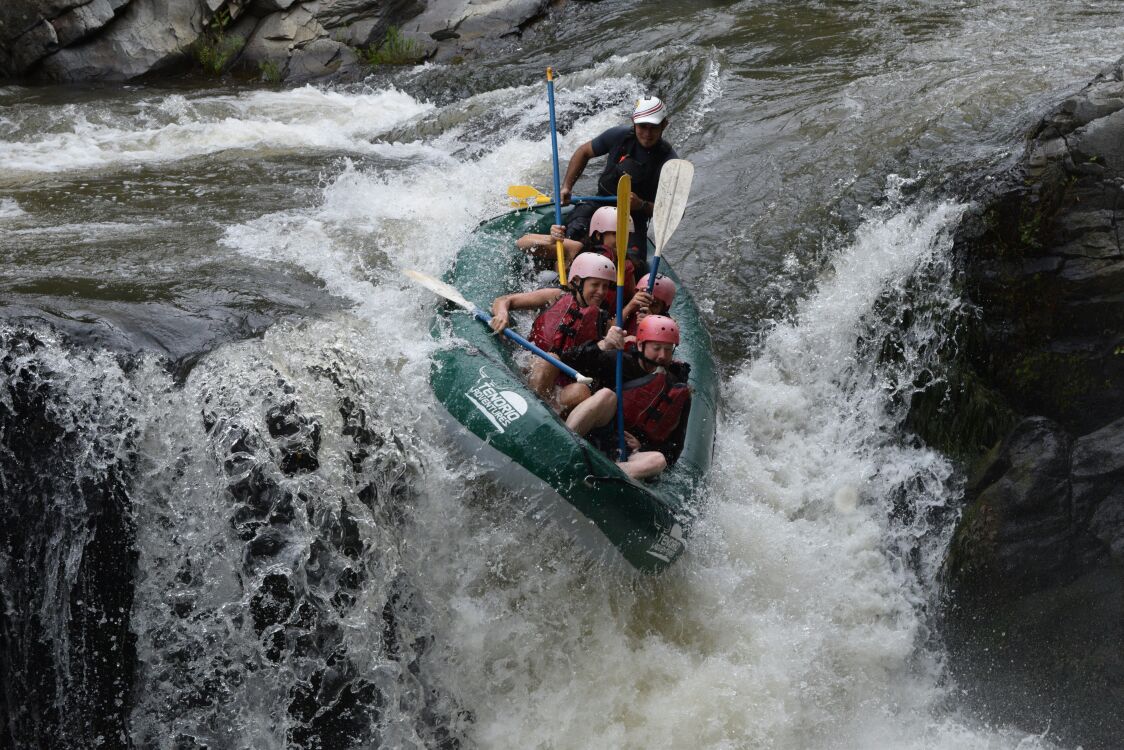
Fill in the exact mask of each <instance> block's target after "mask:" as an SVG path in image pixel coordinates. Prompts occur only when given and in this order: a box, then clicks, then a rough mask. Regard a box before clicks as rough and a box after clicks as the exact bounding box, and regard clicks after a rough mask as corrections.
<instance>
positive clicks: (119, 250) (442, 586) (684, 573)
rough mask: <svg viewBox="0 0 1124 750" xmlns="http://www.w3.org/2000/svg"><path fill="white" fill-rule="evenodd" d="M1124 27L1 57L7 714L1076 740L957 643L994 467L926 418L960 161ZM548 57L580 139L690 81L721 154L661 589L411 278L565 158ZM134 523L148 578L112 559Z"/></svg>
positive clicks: (679, 96) (605, 35) (761, 10)
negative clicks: (139, 71)
mask: <svg viewBox="0 0 1124 750" xmlns="http://www.w3.org/2000/svg"><path fill="white" fill-rule="evenodd" d="M1122 32H1124V6H1122V5H1121V4H1119V3H1118V2H1116V0H1111V1H1110V0H1100V1H1096V0H1094V1H1089V0H1081V1H1077V0H1055V1H1054V2H1039V1H1035V2H1029V1H1027V0H994V1H992V2H982V1H973V0H959V1H955V2H954V1H952V0H911V1H909V2H877V1H875V0H851V1H844V0H835V1H828V0H823V1H821V2H809V1H805V2H787V1H786V2H763V1H759V0H754V1H746V2H698V3H690V4H685V3H673V2H665V1H664V0H658V1H655V0H647V1H646V2H643V3H639V2H626V1H624V0H604V1H603V2H599V3H568V4H563V5H561V6H558V7H556V8H554V9H553V10H552V11H551V14H550V16H549V17H548V18H547V19H545V20H544V21H543V22H541V23H539V24H537V25H535V26H533V27H532V28H531V29H530V30H529V31H528V32H527V33H526V34H525V35H524V36H523V38H521V39H519V40H516V41H512V42H510V43H508V44H507V45H506V46H500V47H499V48H497V49H496V50H495V51H493V52H492V53H490V54H489V55H488V56H486V57H483V58H479V59H473V60H469V61H466V62H464V63H463V64H459V65H448V66H446V65H423V66H420V67H416V68H409V69H400V70H394V71H390V72H379V73H377V74H374V75H372V76H371V77H369V78H368V79H366V80H365V81H364V82H362V83H360V84H348V85H336V86H305V87H300V88H286V89H274V88H259V87H252V86H246V85H243V84H235V83H226V82H223V83H221V84H216V83H212V82H202V83H200V82H193V83H186V82H185V83H179V84H176V85H171V84H169V85H155V84H152V85H128V86H114V87H104V88H89V87H87V88H24V87H18V86H9V87H7V88H0V163H2V164H3V170H2V171H0V253H2V257H3V260H4V273H3V274H2V276H0V305H2V308H0V309H2V310H3V313H4V322H2V323H0V340H2V341H3V344H4V346H3V349H2V350H0V365H2V366H3V371H4V374H5V377H6V378H8V379H9V382H10V383H11V384H12V386H13V387H12V388H9V389H5V391H4V393H2V394H0V417H2V419H0V432H2V434H3V436H4V443H3V444H4V446H5V447H4V451H3V453H0V462H2V463H3V466H2V467H0V479H2V480H3V481H2V482H0V487H3V488H4V490H5V493H4V494H5V498H4V500H3V502H4V503H5V504H6V507H5V508H4V518H5V519H6V521H7V522H8V523H16V524H18V526H19V530H18V531H11V530H9V532H7V533H8V536H7V537H6V541H7V542H8V552H7V553H5V554H4V555H2V556H0V573H2V574H3V575H2V577H0V580H2V581H3V584H2V585H3V593H4V597H5V605H6V611H5V614H4V618H3V624H4V642H3V644H2V645H3V650H4V654H5V657H6V659H7V662H8V664H10V665H14V666H12V667H10V668H7V671H3V670H0V672H2V673H3V676H4V680H5V682H6V684H5V686H4V692H5V696H6V698H5V700H6V706H7V707H8V711H9V716H8V717H7V718H6V720H5V723H4V724H0V728H4V729H5V730H6V731H7V732H8V734H9V736H10V737H12V738H14V740H13V742H14V744H20V743H21V742H23V743H28V742H30V739H29V738H32V737H36V736H39V737H48V736H54V737H56V739H57V738H62V739H61V740H59V741H60V742H62V741H63V740H65V743H64V744H69V745H71V746H78V745H93V744H97V743H98V742H101V743H103V744H105V745H106V746H118V745H123V744H127V743H132V744H134V745H135V746H138V747H168V748H171V747H176V748H180V747H185V748H186V747H204V746H206V747H282V746H285V745H286V744H292V745H300V746H305V747H346V746H350V745H355V746H371V745H375V744H382V745H384V746H387V747H412V746H416V747H422V746H431V747H432V746H440V747H457V746H459V747H480V748H529V747H543V748H560V749H561V748H589V747H621V748H642V747H645V748H646V747H676V748H685V747H698V748H723V749H725V748H765V747H769V748H792V749H797V748H800V749H804V748H873V747H893V748H942V749H945V748H948V749H951V748H1047V747H1057V746H1060V747H1072V746H1074V744H1075V743H1076V741H1077V740H1075V739H1074V737H1075V736H1076V737H1079V736H1080V732H1077V733H1076V734H1073V733H1070V734H1065V733H1060V734H1059V733H1058V732H1054V731H1052V729H1051V726H1052V723H1053V722H1054V720H1055V719H1056V717H1050V716H1043V717H1042V722H1041V724H1040V725H1036V726H1015V725H1010V724H1006V723H1004V722H1003V721H1002V712H1001V711H1000V712H999V714H998V715H999V717H1000V718H998V719H996V718H995V716H996V715H997V714H996V712H995V711H994V710H991V711H989V710H988V707H987V706H979V705H971V704H968V703H966V702H964V700H963V699H962V697H961V696H962V691H961V689H960V687H961V686H958V685H957V684H955V682H954V681H953V680H952V679H951V678H950V676H949V674H948V670H947V667H946V659H945V645H944V644H943V642H942V640H941V637H940V633H939V632H938V631H937V630H935V628H934V619H933V610H934V606H935V604H936V602H937V600H938V598H939V597H940V594H941V592H940V583H939V565H940V562H941V560H942V557H943V553H944V548H945V545H946V544H947V541H948V537H949V535H950V532H951V525H952V523H953V521H954V519H955V509H956V508H957V503H958V499H959V497H960V494H961V492H962V484H963V473H962V468H961V467H958V466H957V465H955V464H954V463H953V462H952V461H950V460H949V459H947V458H946V457H943V456H941V455H940V454H938V453H936V452H935V451H933V450H930V449H928V448H926V447H925V446H924V445H923V444H921V443H920V442H919V441H917V440H916V439H915V438H913V437H912V436H910V435H909V433H908V432H907V431H906V429H905V428H904V426H903V423H904V418H905V414H906V411H907V410H908V404H909V399H910V396H911V394H912V388H913V385H912V384H913V383H915V382H918V381H919V380H924V379H926V378H929V377H934V376H935V377H939V374H940V369H941V362H940V361H939V360H938V359H937V354H936V353H937V352H940V351H941V350H942V345H944V344H946V343H947V337H948V336H949V331H950V330H951V329H952V328H953V327H954V325H955V321H956V319H957V316H959V315H962V314H964V310H963V309H962V307H963V305H962V302H961V300H960V299H959V298H958V296H957V293H956V269H955V268H954V267H953V265H952V263H951V259H950V257H949V249H950V234H951V232H952V230H953V229H954V228H955V227H956V224H957V222H958V220H959V217H960V216H961V215H962V213H963V211H964V210H965V209H966V207H967V206H968V205H969V203H970V201H971V199H972V196H971V195H965V194H963V192H962V191H960V189H959V188H958V187H957V186H959V185H963V184H967V180H968V178H974V177H978V176H979V175H982V174H985V173H987V172H989V171H991V170H995V169H998V168H1001V167H1003V166H1004V165H1006V164H1009V163H1011V162H1012V161H1013V159H1014V158H1016V157H1017V155H1018V153H1019V151H1020V149H1021V143H1022V141H1021V139H1022V134H1023V133H1024V132H1025V131H1026V129H1027V128H1028V127H1030V126H1031V125H1032V124H1033V123H1034V122H1035V120H1036V118H1037V117H1038V116H1040V115H1041V114H1042V113H1043V112H1044V111H1045V110H1046V109H1047V108H1048V107H1050V106H1052V105H1054V104H1055V103H1057V102H1058V101H1059V100H1060V99H1061V98H1062V97H1063V96H1064V95H1065V94H1066V93H1068V92H1070V91H1073V90H1075V89H1077V88H1079V87H1080V86H1081V85H1083V84H1084V83H1085V82H1087V81H1088V80H1089V79H1090V78H1091V77H1092V76H1093V75H1094V74H1095V73H1096V72H1097V71H1098V70H1099V69H1100V68H1102V67H1103V66H1104V65H1106V64H1108V63H1110V62H1112V61H1114V60H1115V59H1116V58H1117V57H1118V56H1119V55H1120V54H1121V52H1122V50H1121V48H1120V39H1121V38H1124V37H1122ZM547 65H553V66H555V68H556V69H557V71H558V72H559V75H560V78H559V80H558V82H557V92H556V96H557V107H558V121H559V127H560V130H561V133H560V139H559V143H560V148H561V150H562V152H563V154H564V156H563V158H565V154H568V153H569V152H571V151H572V150H573V149H574V148H575V147H576V146H577V145H578V144H580V143H582V142H584V141H585V140H588V139H589V138H591V137H592V136H594V135H596V134H597V133H598V132H600V131H601V130H602V129H604V128H606V127H609V126H611V125H615V124H617V123H619V122H621V121H623V118H624V115H625V114H626V113H627V112H628V111H629V110H630V108H631V103H632V102H633V101H634V100H635V99H636V98H637V97H638V96H640V95H641V94H644V93H659V94H660V95H662V96H664V97H665V98H666V99H667V101H668V102H669V104H670V108H671V112H672V120H671V125H670V127H669V129H668V131H667V137H668V138H669V140H671V141H672V142H673V143H674V145H675V146H676V148H677V150H678V151H679V154H680V155H681V156H683V157H685V158H688V159H690V160H691V161H692V162H693V163H694V165H695V168H696V180H695V185H694V190H693V193H692V198H691V203H690V207H689V209H688V212H687V215H686V217H685V218H684V220H683V222H682V223H681V224H680V226H679V228H678V230H677V232H676V234H675V235H674V237H673V239H672V241H671V243H670V244H669V245H668V248H667V251H666V254H667V257H668V258H669V259H670V261H671V262H672V263H674V264H675V266H676V268H677V270H678V272H679V274H680V275H681V276H682V277H683V278H684V279H685V280H686V282H687V283H688V284H689V286H690V288H691V289H692V291H693V292H694V294H695V295H696V297H697V298H698V300H699V301H700V303H701V305H702V308H703V309H704V310H705V311H707V312H708V313H709V314H710V315H711V316H712V319H711V320H712V322H711V331H712V333H713V336H714V339H715V344H716V350H717V355H718V359H719V367H720V371H721V373H722V388H721V396H722V408H723V414H722V423H721V425H720V429H719V431H718V442H717V446H716V453H717V458H716V468H715V469H714V471H713V473H712V477H711V479H710V483H709V487H708V489H707V498H706V502H705V507H704V509H703V513H702V515H701V518H700V520H699V523H698V525H697V527H696V528H695V530H694V533H693V537H692V542H691V545H690V547H689V551H688V553H687V554H686V556H685V557H684V558H683V559H682V560H681V561H679V562H678V563H677V564H676V566H675V567H674V568H673V569H672V570H671V571H670V572H668V573H667V574H665V575H663V576H662V577H660V578H659V579H656V580H652V579H643V578H638V577H634V576H632V575H629V574H628V573H626V572H623V571H609V570H599V569H590V567H589V566H588V565H587V564H586V563H585V558H584V557H583V553H582V551H581V550H580V549H577V548H574V547H573V546H572V545H571V543H570V542H569V541H568V540H567V539H566V538H565V537H564V535H562V534H560V533H558V530H557V529H555V528H553V527H552V526H550V525H544V524H540V523H539V522H538V521H537V520H536V519H535V518H534V517H532V516H528V515H527V514H525V513H524V512H523V511H524V510H525V508H524V507H523V505H522V502H521V500H520V499H519V498H518V497H514V496H511V495H509V494H506V493H505V492H504V491H502V490H500V489H498V488H497V487H495V486H494V485H491V484H490V483H489V482H488V480H487V479H486V478H484V477H480V476H478V475H477V474H476V472H475V471H474V469H473V467H472V466H470V465H466V464H465V463H464V462H463V461H462V460H461V459H459V458H458V457H457V456H456V455H455V454H454V453H452V452H451V448H450V442H449V440H448V437H447V436H446V435H445V433H444V432H443V430H442V427H441V424H440V423H439V421H438V416H437V407H436V405H435V402H434V401H433V399H432V397H431V395H430V394H429V392H428V386H427V382H426V375H427V370H428V362H429V356H430V354H431V353H432V352H433V351H434V348H435V347H436V346H439V345H441V344H439V343H436V342H433V341H432V340H431V339H430V337H429V326H428V321H429V318H430V315H431V312H432V310H433V300H432V299H431V298H430V297H429V296H427V293H425V292H424V291H420V290H418V289H417V288H414V287H412V286H410V285H409V284H408V282H406V281H405V280H404V279H403V277H402V276H401V274H400V271H401V270H402V269H405V268H416V269H419V270H421V271H424V272H427V273H432V274H439V273H441V272H442V271H443V270H444V269H445V268H447V267H448V265H449V264H450V263H451V262H452V260H453V258H454V255H455V252H456V248H457V247H458V246H459V245H460V244H461V243H462V242H463V241H464V239H465V238H466V237H467V235H468V234H469V233H470V232H471V231H472V229H473V228H474V227H475V226H476V224H477V223H478V222H479V221H480V220H482V219H484V218H487V217H490V216H493V215H496V214H497V213H500V212H502V211H503V210H505V208H506V206H505V189H506V187H507V186H508V185H510V184H519V183H532V184H534V185H537V186H539V187H541V188H542V189H544V190H545V191H549V185H550V181H551V177H550V158H549V156H550V146H549V144H550V140H549V133H548V129H547V106H546V96H545V84H544V79H543V71H544V69H545V67H546V66H547ZM594 173H595V169H594V168H593V167H591V168H590V170H589V174H590V176H592V175H593V174H594ZM592 184H593V182H592V179H590V178H587V180H586V182H584V183H580V184H579V190H578V191H577V192H579V193H580V192H583V190H582V187H583V186H586V187H592ZM481 302H483V301H481ZM886 347H890V348H892V349H893V350H894V351H896V352H897V356H895V357H893V358H889V359H888V358H885V357H880V356H878V355H879V353H880V352H883V351H885V350H886ZM13 394H16V395H13ZM19 394H23V395H22V396H21V395H19ZM28 394H30V395H28ZM13 415H15V416H13ZM43 435H48V436H50V438H49V439H47V438H43V439H42V442H37V441H39V440H40V438H39V437H36V436H43ZM28 446H31V447H30V448H29V447H28ZM114 508H116V509H118V512H117V513H116V515H115V514H114V512H113V509H114ZM107 509H108V510H107ZM121 514H124V516H125V518H124V520H121V518H120V516H121ZM111 518H116V519H117V520H116V521H110V520H109V519H111ZM9 528H10V529H11V528H14V527H9ZM99 534H100V535H101V536H100V537H99V536H98V535H99ZM122 535H124V536H122ZM98 538H100V539H101V540H102V542H101V545H100V546H99V544H98V543H96V540H97V539H98ZM122 538H129V539H131V540H132V542H133V548H134V549H135V558H130V559H128V560H125V562H124V563H123V564H121V565H119V566H118V569H120V570H134V569H135V571H136V574H135V578H129V577H128V576H126V577H125V578H124V579H123V580H120V581H118V580H113V579H110V580H103V579H99V578H97V576H96V575H95V576H94V577H93V578H91V577H90V576H91V574H90V573H89V570H90V566H91V565H93V562H92V561H97V560H105V559H113V554H112V553H109V552H106V551H105V548H106V547H105V545H106V542H107V540H108V541H109V542H112V541H114V540H116V541H117V542H118V547H120V546H121V545H120V540H121V539H122ZM110 546H112V545H110ZM120 555H121V553H118V557H120ZM134 561H135V567H134ZM84 571H85V572H84ZM91 581H92V582H91ZM99 581H100V583H99ZM99 587H100V589H99ZM83 592H85V593H83ZM114 618H116V619H114ZM107 621H108V622H109V623H110V624H111V625H112V623H114V622H117V623H123V624H120V627H119V632H116V633H115V634H113V635H111V636H106V637H105V638H104V639H102V640H98V639H97V638H94V637H92V636H90V634H91V633H97V632H103V633H104V632H105V631H104V627H105V626H104V624H105V623H106V622H107ZM76 623H78V624H79V625H80V624H81V623H86V625H85V626H79V625H76ZM90 623H94V624H92V625H91V624H90ZM98 623H101V624H102V626H103V630H102V631H99V630H98ZM32 642H34V643H35V644H39V645H33V643H32ZM105 654H114V655H117V656H114V657H113V658H118V657H120V656H122V655H123V658H122V660H121V665H123V666H120V668H119V670H118V672H116V673H115V672H114V671H113V669H112V668H106V667H105V666H104V665H102V666H98V664H100V663H101V662H99V661H98V660H99V659H101V657H102V656H104V655H105ZM95 656H96V657H97V658H94V657H95ZM103 661H104V660H103ZM111 661H112V659H111ZM95 662H97V663H95ZM115 663H116V662H115ZM21 664H24V665H31V666H29V667H28V668H27V669H25V671H24V672H20V669H19V665H21ZM34 665H46V666H45V667H42V670H41V673H39V674H37V675H36V674H34V673H35V667H34ZM29 673H30V674H32V675H33V676H29ZM107 673H108V674H109V676H108V677H107V676H106V674H107ZM107 680H108V684H109V685H110V687H109V688H106V687H105V684H107ZM98 685H102V687H98ZM99 691H100V692H99ZM27 696H31V697H30V698H28V697H27ZM992 708H994V707H992ZM983 717H988V718H987V719H985V718H983ZM60 727H61V728H60ZM52 732H53V733H54V734H53V735H52V734H51V733H52Z"/></svg>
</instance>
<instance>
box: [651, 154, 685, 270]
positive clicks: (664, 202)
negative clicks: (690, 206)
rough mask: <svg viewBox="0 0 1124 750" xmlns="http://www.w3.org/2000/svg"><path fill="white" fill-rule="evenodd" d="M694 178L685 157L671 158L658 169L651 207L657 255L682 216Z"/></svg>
mask: <svg viewBox="0 0 1124 750" xmlns="http://www.w3.org/2000/svg"><path fill="white" fill-rule="evenodd" d="M694 179H695V166H694V165H693V164H691V162H689V161H687V160H686V159H672V160H670V161H668V162H666V163H665V164H664V165H663V169H661V170H660V185H659V187H658V188H657V189H656V204H655V206H654V207H653V209H652V232H653V234H655V236H656V254H657V255H659V254H660V252H661V251H662V250H663V248H664V245H666V244H667V241H668V240H669V239H671V233H672V232H674V231H675V228H676V227H677V226H679V220H680V219H682V218H683V212H684V211H685V210H686V209H687V198H688V196H690V194H691V182H692V181H693V180H694Z"/></svg>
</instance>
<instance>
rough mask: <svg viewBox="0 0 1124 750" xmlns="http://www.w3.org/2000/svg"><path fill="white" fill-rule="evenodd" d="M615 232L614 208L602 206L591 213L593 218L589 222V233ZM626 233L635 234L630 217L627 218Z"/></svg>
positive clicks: (634, 227) (615, 216)
mask: <svg viewBox="0 0 1124 750" xmlns="http://www.w3.org/2000/svg"><path fill="white" fill-rule="evenodd" d="M615 231H617V209H616V207H615V206H602V207H601V208H599V209H597V210H596V211H594V212H593V218H591V219H590V220H589V233H590V234H593V233H594V232H601V233H602V234H604V233H605V232H615ZM628 231H630V232H635V231H636V225H635V224H633V223H632V217H631V216H629V217H628Z"/></svg>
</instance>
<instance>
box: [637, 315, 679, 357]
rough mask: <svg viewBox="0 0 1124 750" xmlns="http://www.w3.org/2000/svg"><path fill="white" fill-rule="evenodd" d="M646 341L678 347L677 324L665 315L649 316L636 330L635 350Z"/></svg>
mask: <svg viewBox="0 0 1124 750" xmlns="http://www.w3.org/2000/svg"><path fill="white" fill-rule="evenodd" d="M648 341H655V342H657V343H661V344H674V345H675V346H679V324H678V323H676V322H675V321H674V320H672V319H671V318H669V317H667V316H666V315H649V316H648V317H646V318H644V320H642V321H640V326H639V327H638V328H637V329H636V348H637V349H639V348H640V347H641V346H643V345H644V344H645V343H646V342H648Z"/></svg>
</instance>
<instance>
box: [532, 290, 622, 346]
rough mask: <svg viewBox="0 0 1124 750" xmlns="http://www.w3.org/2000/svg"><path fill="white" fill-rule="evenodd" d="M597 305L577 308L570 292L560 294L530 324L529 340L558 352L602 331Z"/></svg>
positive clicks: (599, 336) (595, 338) (587, 339)
mask: <svg viewBox="0 0 1124 750" xmlns="http://www.w3.org/2000/svg"><path fill="white" fill-rule="evenodd" d="M602 321H603V318H602V312H601V308H600V307H596V306H593V305H590V306H589V307H580V306H579V305H578V301H577V300H576V299H575V298H574V295H573V294H572V293H566V294H563V295H562V296H561V297H559V298H558V299H556V300H555V301H554V304H553V305H551V306H550V307H548V308H547V309H546V310H543V312H542V313H540V314H539V316H538V317H537V318H535V322H534V323H532V324H531V336H530V339H531V341H532V342H533V343H535V344H537V345H538V346H540V347H541V348H543V349H545V350H546V351H548V352H561V351H565V350H566V349H569V348H571V347H574V346H579V345H581V344H584V343H585V342H587V341H597V340H598V339H599V338H601V336H602V335H603V334H604V331H603V330H602V328H603V325H602Z"/></svg>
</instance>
